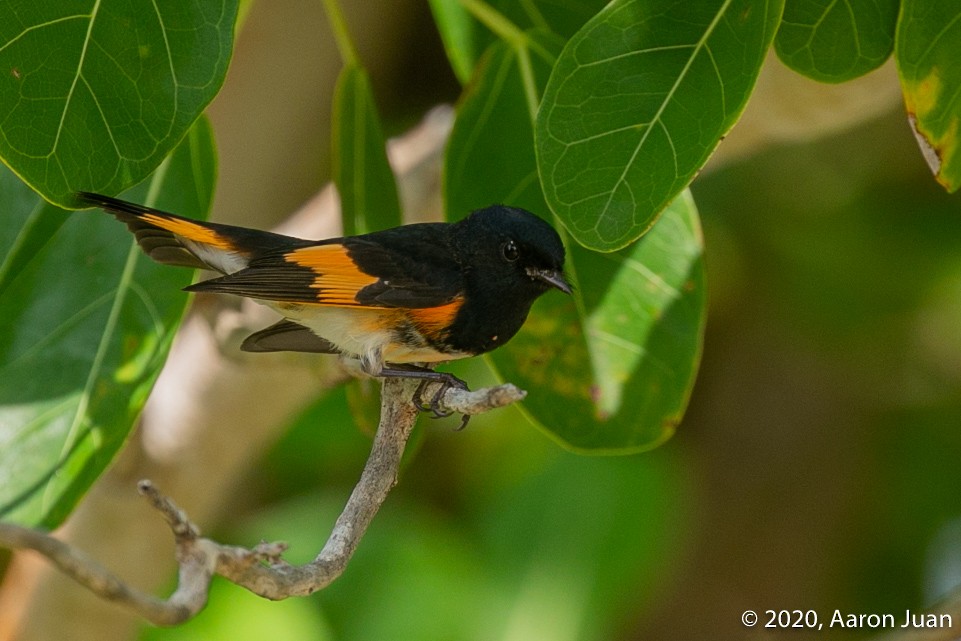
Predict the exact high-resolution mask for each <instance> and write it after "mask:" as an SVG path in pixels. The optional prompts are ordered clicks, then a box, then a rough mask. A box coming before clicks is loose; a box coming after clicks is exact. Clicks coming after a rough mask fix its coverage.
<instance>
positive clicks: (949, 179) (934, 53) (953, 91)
mask: <svg viewBox="0 0 961 641" xmlns="http://www.w3.org/2000/svg"><path fill="white" fill-rule="evenodd" d="M894 58H895V60H896V61H897V64H898V73H899V74H900V76H901V90H902V91H903V92H904V102H905V105H906V106H907V109H908V117H909V118H910V120H911V125H912V126H913V127H914V131H915V135H916V136H917V138H918V144H919V145H920V146H921V151H922V153H923V154H924V157H925V159H926V160H927V161H928V165H930V167H931V171H932V172H933V173H934V175H935V178H936V179H937V181H938V182H939V183H941V184H942V185H943V186H944V188H945V189H947V190H948V191H949V192H954V191H956V190H957V189H958V187H959V186H961V154H959V153H958V146H959V136H961V132H959V128H961V124H959V123H961V98H959V96H961V65H958V60H961V4H958V3H957V2H954V1H953V0H903V4H902V6H901V17H900V19H899V20H898V30H897V37H896V42H895V46H894Z"/></svg>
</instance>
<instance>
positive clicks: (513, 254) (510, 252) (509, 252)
mask: <svg viewBox="0 0 961 641" xmlns="http://www.w3.org/2000/svg"><path fill="white" fill-rule="evenodd" d="M501 251H502V252H504V258H506V259H507V260H509V261H510V262H512V263H513V262H514V261H515V260H517V259H518V258H520V255H521V254H520V252H519V251H517V245H515V244H514V241H513V240H509V241H507V242H506V243H504V246H503V247H501Z"/></svg>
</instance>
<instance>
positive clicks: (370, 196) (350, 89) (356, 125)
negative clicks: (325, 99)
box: [333, 64, 401, 236]
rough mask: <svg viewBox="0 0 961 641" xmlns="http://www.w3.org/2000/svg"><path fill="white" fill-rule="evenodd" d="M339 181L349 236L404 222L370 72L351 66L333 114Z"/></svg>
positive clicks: (338, 90)
mask: <svg viewBox="0 0 961 641" xmlns="http://www.w3.org/2000/svg"><path fill="white" fill-rule="evenodd" d="M333 121H334V123H333V146H334V154H333V156H334V168H333V169H334V172H333V173H334V183H335V184H336V185H337V192H338V193H339V194H340V209H341V214H342V215H343V219H344V235H347V236H352V235H354V234H366V233H368V232H372V231H377V230H379V229H387V228H389V227H396V226H397V225H400V224H401V211H400V201H399V200H398V198H397V183H396V181H395V179H394V173H393V171H391V168H390V163H389V162H388V160H387V148H386V147H385V143H386V141H385V140H384V134H383V130H382V129H381V126H380V118H379V117H378V115H377V106H376V105H375V104H374V93H373V90H372V89H371V86H370V79H369V78H368V77H367V72H365V71H364V70H363V69H362V68H360V67H359V66H357V65H356V64H348V65H347V66H345V67H344V69H343V70H342V71H341V72H340V77H339V78H338V79H337V87H336V90H335V92H334V110H333Z"/></svg>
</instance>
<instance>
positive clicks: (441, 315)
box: [407, 297, 464, 338]
mask: <svg viewBox="0 0 961 641" xmlns="http://www.w3.org/2000/svg"><path fill="white" fill-rule="evenodd" d="M463 304H464V299H463V298H460V297H457V298H455V299H454V300H452V301H451V302H449V303H447V304H445V305H438V306H437V307H425V308H423V309H409V310H407V315H408V316H409V317H410V320H411V321H412V322H413V323H414V325H415V326H416V327H417V330H418V331H419V332H420V333H421V334H423V335H424V336H426V337H427V338H436V337H439V334H441V333H442V332H443V331H444V330H446V329H447V328H448V327H450V325H451V323H453V322H454V317H455V316H457V312H458V311H460V308H461V305H463Z"/></svg>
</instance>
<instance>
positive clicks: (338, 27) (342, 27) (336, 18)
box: [322, 0, 358, 65]
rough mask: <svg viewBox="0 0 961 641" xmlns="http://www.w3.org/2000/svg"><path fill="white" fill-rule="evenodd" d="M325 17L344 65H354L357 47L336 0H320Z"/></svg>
mask: <svg viewBox="0 0 961 641" xmlns="http://www.w3.org/2000/svg"><path fill="white" fill-rule="evenodd" d="M322 1H323V3H324V11H325V12H326V13H327V19H328V20H329V21H330V30H331V31H332V32H333V33H334V40H336V41H337V50H338V51H339V52H340V58H341V60H343V61H344V65H356V64H357V61H358V56H357V49H355V48H354V42H353V40H351V39H350V31H349V30H348V29H347V20H345V19H344V12H343V11H341V10H340V4H339V3H338V2H337V0H322Z"/></svg>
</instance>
